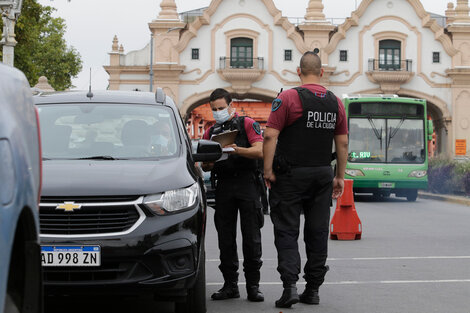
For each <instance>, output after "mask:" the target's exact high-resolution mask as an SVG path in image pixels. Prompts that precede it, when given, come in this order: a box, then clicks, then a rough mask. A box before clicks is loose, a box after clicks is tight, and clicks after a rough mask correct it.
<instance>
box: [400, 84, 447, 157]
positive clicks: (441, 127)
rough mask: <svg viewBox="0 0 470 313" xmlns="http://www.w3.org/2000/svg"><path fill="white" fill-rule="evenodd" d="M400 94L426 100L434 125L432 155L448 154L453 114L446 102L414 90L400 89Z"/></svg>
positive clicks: (429, 115)
mask: <svg viewBox="0 0 470 313" xmlns="http://www.w3.org/2000/svg"><path fill="white" fill-rule="evenodd" d="M398 94H399V96H401V97H410V98H420V99H425V100H426V103H427V110H428V112H427V113H428V117H429V118H430V119H431V120H432V122H433V126H434V136H433V141H432V142H431V144H432V147H430V149H429V150H430V151H432V150H433V151H432V152H433V154H432V156H438V155H441V154H447V153H448V151H449V142H450V137H449V136H450V134H449V127H450V121H451V115H450V112H449V110H448V108H447V104H446V102H445V101H443V100H441V99H439V98H437V97H435V96H430V95H428V94H425V93H422V92H418V91H413V90H406V89H400V91H399V92H398Z"/></svg>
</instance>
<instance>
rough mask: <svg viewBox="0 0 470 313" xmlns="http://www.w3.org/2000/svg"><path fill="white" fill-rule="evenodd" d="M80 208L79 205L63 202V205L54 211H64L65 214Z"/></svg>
mask: <svg viewBox="0 0 470 313" xmlns="http://www.w3.org/2000/svg"><path fill="white" fill-rule="evenodd" d="M81 207H82V206H81V205H80V204H75V203H73V202H64V204H59V205H58V206H56V207H55V209H56V210H64V211H65V212H73V211H74V210H78V209H80V208H81Z"/></svg>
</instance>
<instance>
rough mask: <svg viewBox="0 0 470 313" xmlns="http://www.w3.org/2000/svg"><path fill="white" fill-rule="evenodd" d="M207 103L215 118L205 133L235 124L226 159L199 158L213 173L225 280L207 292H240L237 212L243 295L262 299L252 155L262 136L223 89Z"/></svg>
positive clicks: (219, 295)
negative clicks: (244, 283)
mask: <svg viewBox="0 0 470 313" xmlns="http://www.w3.org/2000/svg"><path fill="white" fill-rule="evenodd" d="M210 106H211V109H212V113H213V116H214V119H215V121H216V124H215V125H214V126H212V127H211V128H209V129H208V130H206V132H205V133H204V137H203V138H204V139H210V138H211V136H212V135H216V134H219V133H222V132H224V131H229V130H238V134H237V137H236V138H235V143H234V144H232V145H229V146H227V147H230V148H233V151H232V152H230V154H229V156H228V158H227V159H226V160H221V161H218V162H215V164H214V163H203V164H202V168H203V170H204V171H209V170H212V173H211V175H216V182H217V183H216V193H215V202H216V210H215V215H214V221H215V227H216V229H217V235H218V239H219V249H220V265H219V269H220V271H221V272H222V275H223V277H224V280H225V283H224V286H223V287H222V289H220V290H219V291H217V292H216V293H214V294H213V295H212V299H214V300H224V299H229V298H239V297H240V293H239V291H238V284H237V283H238V255H237V243H236V234H237V229H236V228H237V216H238V211H240V225H241V232H242V237H243V257H244V262H243V268H244V272H245V279H246V289H247V295H248V300H250V301H255V302H259V301H264V296H263V294H262V293H261V292H260V290H259V280H260V268H261V264H262V261H261V230H260V229H261V227H262V226H263V222H264V216H263V212H262V209H261V203H260V195H259V187H258V185H257V184H258V182H257V179H256V178H257V177H256V175H255V173H256V170H257V163H256V159H260V158H262V157H263V150H262V147H263V137H262V135H261V128H260V125H259V124H258V123H257V122H255V121H254V120H253V119H251V118H249V117H243V116H238V114H237V113H235V109H234V108H233V107H232V98H231V96H230V94H229V93H228V92H227V91H226V90H224V89H221V88H219V89H216V90H214V91H213V92H212V94H211V95H210Z"/></svg>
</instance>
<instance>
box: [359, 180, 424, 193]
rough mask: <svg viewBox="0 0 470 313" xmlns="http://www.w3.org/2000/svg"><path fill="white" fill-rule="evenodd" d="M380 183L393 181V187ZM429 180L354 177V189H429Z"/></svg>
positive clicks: (364, 190) (363, 190)
mask: <svg viewBox="0 0 470 313" xmlns="http://www.w3.org/2000/svg"><path fill="white" fill-rule="evenodd" d="M380 183H392V184H393V187H391V188H390V187H388V188H382V187H380V185H379V184H380ZM427 188H428V181H427V180H411V179H409V180H387V179H382V180H380V181H379V180H377V179H374V180H367V179H354V184H353V189H354V192H372V191H376V190H389V191H392V192H393V191H394V190H406V189H408V190H409V189H427Z"/></svg>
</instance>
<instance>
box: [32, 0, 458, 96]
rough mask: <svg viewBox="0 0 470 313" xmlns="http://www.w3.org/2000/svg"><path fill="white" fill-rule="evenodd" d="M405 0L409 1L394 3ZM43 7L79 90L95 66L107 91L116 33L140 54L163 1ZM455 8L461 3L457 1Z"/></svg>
mask: <svg viewBox="0 0 470 313" xmlns="http://www.w3.org/2000/svg"><path fill="white" fill-rule="evenodd" d="M394 1H405V0H394ZM449 1H450V0H421V3H422V4H423V6H424V9H425V10H426V11H428V12H432V13H437V14H440V15H444V14H445V13H444V12H445V10H446V9H447V3H448V2H449ZM38 2H39V3H41V4H42V5H49V6H52V7H54V8H56V9H57V11H56V12H55V13H54V16H56V17H61V18H63V19H64V20H65V23H66V25H67V31H66V35H65V39H66V41H67V44H68V45H69V46H73V47H74V48H75V49H77V50H78V52H79V53H80V55H81V57H82V61H83V69H82V72H81V73H80V74H79V75H78V77H77V78H74V79H73V80H72V83H73V85H74V86H75V89H80V90H84V89H88V83H89V77H90V68H91V80H92V85H93V89H106V87H107V86H108V74H107V73H106V71H105V70H104V69H103V65H108V64H109V55H108V52H110V51H111V45H112V40H113V37H114V35H117V36H118V39H119V44H122V45H123V46H124V52H125V53H128V52H130V51H133V50H139V49H142V48H143V47H145V45H146V44H147V43H148V41H149V40H150V30H149V28H148V23H149V22H151V21H152V20H154V19H156V18H157V16H158V13H159V12H160V3H161V0H134V1H129V0H38ZM175 2H176V6H177V9H178V12H184V11H189V10H192V9H197V8H201V7H206V6H209V4H210V2H211V1H210V0H176V1H175ZM360 2H361V0H323V5H324V10H323V13H324V14H325V16H326V17H327V18H346V17H349V16H350V15H351V12H352V11H354V9H355V8H356V6H359V4H360ZM452 2H454V4H455V3H456V0H452ZM274 4H275V5H276V7H277V8H278V9H279V10H280V11H281V12H282V15H283V16H286V17H299V18H302V17H303V16H304V15H305V10H306V8H307V6H308V0H274Z"/></svg>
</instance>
